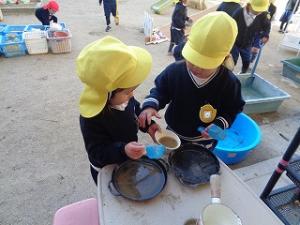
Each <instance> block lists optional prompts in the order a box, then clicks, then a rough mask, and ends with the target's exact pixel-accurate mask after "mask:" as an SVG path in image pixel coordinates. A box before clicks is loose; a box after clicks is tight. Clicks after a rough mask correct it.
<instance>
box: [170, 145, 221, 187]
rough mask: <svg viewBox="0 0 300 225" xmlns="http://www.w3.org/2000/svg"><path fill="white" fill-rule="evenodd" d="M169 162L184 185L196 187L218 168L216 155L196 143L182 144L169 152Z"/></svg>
mask: <svg viewBox="0 0 300 225" xmlns="http://www.w3.org/2000/svg"><path fill="white" fill-rule="evenodd" d="M169 164H170V166H171V168H172V169H173V171H174V173H175V176H176V177H177V179H178V180H179V181H180V182H181V183H182V184H184V185H187V186H191V187H197V186H198V185H200V184H205V183H208V182H209V178H210V175H212V174H216V173H218V172H219V170H220V164H219V161H218V159H217V157H216V156H215V155H214V154H213V153H212V152H211V151H210V150H208V149H206V148H204V147H202V146H200V145H197V144H184V145H182V146H181V147H180V148H178V149H176V150H174V151H172V152H171V153H170V154H169Z"/></svg>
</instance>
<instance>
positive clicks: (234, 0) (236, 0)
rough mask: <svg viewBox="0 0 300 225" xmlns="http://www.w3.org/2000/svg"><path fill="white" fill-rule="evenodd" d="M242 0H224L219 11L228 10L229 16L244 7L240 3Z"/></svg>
mask: <svg viewBox="0 0 300 225" xmlns="http://www.w3.org/2000/svg"><path fill="white" fill-rule="evenodd" d="M240 2H241V0H224V1H223V2H222V3H221V4H220V5H219V6H218V8H217V11H223V12H226V13H227V14H228V15H229V16H231V17H232V15H233V14H234V13H235V11H237V10H238V9H240V8H242V6H241V5H240Z"/></svg>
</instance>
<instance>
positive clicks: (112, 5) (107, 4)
mask: <svg viewBox="0 0 300 225" xmlns="http://www.w3.org/2000/svg"><path fill="white" fill-rule="evenodd" d="M101 4H102V0H99V5H101ZM103 8H104V15H105V20H106V28H105V31H106V32H108V31H110V30H111V26H110V14H112V15H113V17H114V20H115V24H116V25H117V26H118V25H119V13H118V9H117V0H103Z"/></svg>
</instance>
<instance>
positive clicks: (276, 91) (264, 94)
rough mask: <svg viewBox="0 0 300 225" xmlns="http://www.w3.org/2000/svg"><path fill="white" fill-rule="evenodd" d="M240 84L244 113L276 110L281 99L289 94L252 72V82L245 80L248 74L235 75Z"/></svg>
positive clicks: (286, 97) (288, 96)
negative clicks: (244, 103)
mask: <svg viewBox="0 0 300 225" xmlns="http://www.w3.org/2000/svg"><path fill="white" fill-rule="evenodd" d="M237 77H238V79H239V80H240V81H241V84H242V96H243V98H244V100H245V102H246V105H245V106H244V112H245V113H265V112H274V111H277V109H278V107H279V106H280V105H281V103H282V102H283V100H285V99H288V98H290V97H291V96H290V95H289V94H288V93H286V92H285V91H283V90H281V89H280V88H278V87H277V86H275V85H273V84H272V83H270V82H269V81H267V80H265V79H264V78H262V77H260V76H259V75H257V74H256V73H254V80H253V82H250V85H249V86H247V85H248V84H249V82H247V80H249V79H247V78H249V77H250V74H240V75H237Z"/></svg>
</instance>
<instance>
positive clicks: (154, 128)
mask: <svg viewBox="0 0 300 225" xmlns="http://www.w3.org/2000/svg"><path fill="white" fill-rule="evenodd" d="M160 130H161V129H160V126H159V125H158V124H157V123H153V124H152V125H151V126H150V127H149V129H148V131H147V132H148V134H149V135H150V137H151V138H152V140H153V141H154V142H155V143H157V140H156V139H155V133H156V131H160Z"/></svg>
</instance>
